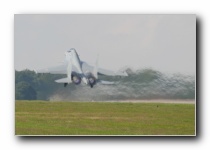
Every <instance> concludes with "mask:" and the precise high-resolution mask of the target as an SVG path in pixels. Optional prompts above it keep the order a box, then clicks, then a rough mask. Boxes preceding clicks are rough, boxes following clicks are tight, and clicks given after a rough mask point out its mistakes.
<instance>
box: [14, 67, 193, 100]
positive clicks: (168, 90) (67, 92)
mask: <svg viewBox="0 0 210 150" xmlns="http://www.w3.org/2000/svg"><path fill="white" fill-rule="evenodd" d="M126 72H127V73H128V74H129V76H128V77H122V78H120V77H109V76H100V77H99V78H100V79H102V80H107V81H115V83H116V84H115V85H96V86H94V87H93V88H90V87H88V86H82V85H74V84H71V85H68V86H67V87H66V88H64V85H63V84H58V83H56V82H55V80H56V79H60V78H63V77H65V76H66V75H52V74H36V73H35V72H34V71H30V70H23V71H15V99H16V100H36V99H38V100H55V99H56V100H58V99H59V100H112V99H121V100H123V99H160V98H162V99H194V98H195V77H193V76H186V75H182V74H173V75H166V74H163V73H161V72H159V71H156V70H153V69H142V70H138V71H133V70H131V69H129V68H127V69H126Z"/></svg>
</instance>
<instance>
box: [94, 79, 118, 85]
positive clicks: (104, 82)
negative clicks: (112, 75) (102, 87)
mask: <svg viewBox="0 0 210 150" xmlns="http://www.w3.org/2000/svg"><path fill="white" fill-rule="evenodd" d="M98 83H100V84H106V85H111V84H115V82H110V81H104V80H100V81H99V82H98Z"/></svg>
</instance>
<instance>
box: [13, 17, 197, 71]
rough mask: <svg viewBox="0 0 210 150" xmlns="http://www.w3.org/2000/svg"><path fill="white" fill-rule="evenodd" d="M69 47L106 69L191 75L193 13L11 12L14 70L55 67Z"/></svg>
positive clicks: (194, 44)
mask: <svg viewBox="0 0 210 150" xmlns="http://www.w3.org/2000/svg"><path fill="white" fill-rule="evenodd" d="M70 48H75V49H76V50H77V52H78V54H79V55H80V58H81V59H82V60H84V61H86V62H88V63H90V64H94V63H95V61H96V57H97V55H99V66H100V67H103V68H106V69H111V70H118V69H121V68H124V67H130V68H132V69H134V70H137V69H144V68H152V69H155V70H158V71H161V72H165V73H182V74H190V75H195V73H196V16H195V15H26V14H17V15H15V17H14V51H15V53H14V54H15V65H14V66H15V70H23V69H31V70H32V69H40V68H45V67H50V66H55V65H57V64H59V63H60V62H62V61H63V59H64V52H65V51H67V50H68V49H70Z"/></svg>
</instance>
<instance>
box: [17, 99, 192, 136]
mask: <svg viewBox="0 0 210 150" xmlns="http://www.w3.org/2000/svg"><path fill="white" fill-rule="evenodd" d="M15 134H16V135H193V136H194V135H195V104H164V103H118V102H115V103H108V102H45V101H19V100H18V101H15Z"/></svg>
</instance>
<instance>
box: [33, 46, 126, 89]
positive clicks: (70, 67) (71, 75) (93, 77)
mask: <svg viewBox="0 0 210 150" xmlns="http://www.w3.org/2000/svg"><path fill="white" fill-rule="evenodd" d="M35 72H36V73H51V74H66V75H67V77H66V78H62V79H58V80H55V82H57V83H63V84H64V87H66V86H67V85H68V84H71V83H74V84H76V85H79V84H80V83H81V81H82V82H83V83H84V84H86V85H88V86H90V87H91V88H92V87H93V86H94V85H96V84H114V82H110V81H103V80H99V79H98V75H107V76H128V75H127V73H126V72H114V71H110V70H106V69H101V68H98V60H97V61H96V64H95V66H94V67H93V66H91V65H88V64H87V63H86V62H84V61H81V60H80V58H79V55H78V54H77V52H76V50H75V49H74V48H71V49H70V50H68V51H67V52H66V53H65V60H64V62H63V63H62V64H61V65H58V66H55V67H50V68H47V69H40V70H35Z"/></svg>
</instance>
